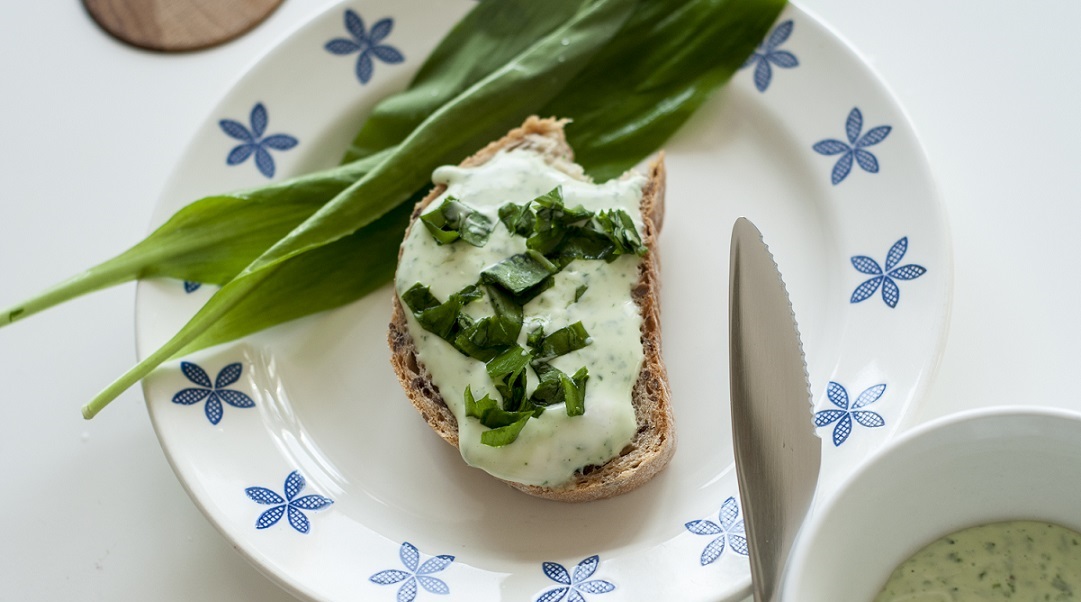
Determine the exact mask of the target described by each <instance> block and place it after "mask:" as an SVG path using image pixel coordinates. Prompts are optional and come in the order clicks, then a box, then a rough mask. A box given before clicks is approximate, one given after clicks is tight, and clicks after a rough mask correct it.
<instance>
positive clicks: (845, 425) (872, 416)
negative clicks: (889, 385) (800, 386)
mask: <svg viewBox="0 0 1081 602" xmlns="http://www.w3.org/2000/svg"><path fill="white" fill-rule="evenodd" d="M885 391H886V385H885V384H880V385H875V386H873V387H870V388H868V389H865V390H864V391H863V393H860V394H859V397H857V398H856V401H853V402H851V404H850V403H849V400H848V391H847V390H846V389H845V388H844V387H843V386H842V385H841V384H839V383H835V382H832V381H831V382H830V384H829V386H827V387H826V397H828V398H829V400H830V402H832V403H833V405H835V406H837V407H838V408H840V409H837V410H834V409H832V408H831V409H827V410H821V411H819V412H815V415H814V423H815V426H817V427H824V426H829V425H831V424H833V423H834V422H836V423H837V426H835V427H833V445H834V447H840V445H841V444H842V443H844V442H845V441H846V440H847V439H848V436H849V435H851V434H852V423H853V421H855V422H856V423H859V424H861V425H863V426H865V427H867V428H878V427H881V426H886V420H885V419H884V418H882V415H881V414H879V413H878V412H872V411H870V410H862V409H860V408H863V407H866V406H868V405H871V404H872V403H874V402H876V401H878V398H879V397H882V394H883V393H884V392H885Z"/></svg>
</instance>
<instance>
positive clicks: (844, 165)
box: [811, 107, 892, 186]
mask: <svg viewBox="0 0 1081 602" xmlns="http://www.w3.org/2000/svg"><path fill="white" fill-rule="evenodd" d="M891 129H892V128H891V127H890V126H888V125H879V126H875V127H873V128H871V129H870V130H867V133H866V134H863V135H862V136H861V135H860V132H862V131H863V113H861V112H860V109H859V107H854V108H853V109H852V110H851V111H849V113H848V119H846V120H845V135H846V136H847V137H848V142H847V143H846V142H844V141H841V140H836V139H834V138H829V139H826V140H820V141H818V142H816V143H815V144H814V146H813V147H811V148H813V149H814V151H815V152H816V153H818V154H820V155H841V157H840V158H839V159H837V163H835V164H834V165H833V171H832V172H831V174H830V181H831V182H833V185H834V186H836V185H837V184H840V183H841V182H843V181H844V179H845V178H847V177H848V174H849V172H851V171H852V161H853V160H855V162H856V163H857V164H858V165H859V166H860V168H862V169H863V171H866V172H868V173H878V158H877V157H875V156H874V155H873V154H871V152H870V151H868V150H867V147H868V146H874V145H876V144H878V143H879V142H882V141H883V140H885V139H886V136H889V134H890V130H891Z"/></svg>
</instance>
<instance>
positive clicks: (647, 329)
mask: <svg viewBox="0 0 1081 602" xmlns="http://www.w3.org/2000/svg"><path fill="white" fill-rule="evenodd" d="M564 124H565V121H562V120H556V119H539V118H537V117H530V118H529V119H527V120H526V122H525V123H524V124H523V125H522V126H521V127H519V128H516V129H514V130H511V131H510V132H509V133H507V135H506V136H504V137H503V138H502V139H500V140H498V141H496V142H492V143H491V144H489V145H488V146H486V147H485V148H483V149H481V150H480V151H479V152H478V153H476V154H475V155H473V156H471V157H469V158H468V159H466V160H465V161H463V162H462V163H461V166H462V167H471V166H477V165H480V164H483V163H484V162H486V161H488V160H489V159H490V158H492V157H493V156H494V155H495V154H496V153H498V152H500V151H502V150H510V149H529V150H532V151H534V152H537V153H539V154H541V155H542V156H544V158H545V160H546V161H547V162H548V163H549V164H550V165H552V166H554V167H556V168H558V169H560V170H562V171H564V172H566V173H568V174H570V175H573V176H575V177H578V178H580V179H588V178H586V177H585V176H584V175H583V173H582V170H581V168H580V167H578V166H577V165H575V164H574V163H573V158H574V156H573V151H572V150H571V148H570V146H568V144H567V140H566V137H565V136H564V133H563V126H564ZM648 177H649V179H648V182H647V183H646V185H645V186H644V188H643V191H642V193H643V194H642V203H641V211H642V220H643V223H644V228H643V231H642V232H640V234H641V236H642V242H643V243H644V244H645V245H646V247H647V248H648V249H649V252H648V253H647V254H646V255H645V257H643V258H642V262H641V264H640V267H639V278H638V282H637V284H636V286H635V287H634V289H633V290H632V297H633V299H634V301H635V303H636V304H637V305H638V308H639V309H640V311H641V315H642V330H641V340H642V346H643V352H644V358H643V362H642V367H641V370H640V372H639V374H638V380H637V381H636V382H635V385H634V389H633V393H632V403H633V405H634V411H635V417H636V420H637V424H638V430H637V432H636V433H635V435H634V438H633V440H632V441H631V443H630V444H629V445H627V446H626V447H625V448H624V449H623V450H622V451H621V452H620V454H619V456H617V457H615V458H613V459H611V460H609V461H608V462H606V463H604V464H603V465H600V466H586V467H585V468H583V469H581V470H579V471H577V472H576V473H575V474H574V476H573V477H572V478H571V480H570V481H568V482H567V483H564V484H563V485H561V486H559V487H541V486H535V485H525V484H522V483H514V482H510V481H505V482H507V483H508V484H509V485H511V486H512V487H515V488H517V489H519V490H521V491H524V492H525V493H528V494H530V495H535V496H539V497H543V498H548V499H553V500H560V501H566V502H584V501H590V500H596V499H602V498H606V497H611V496H614V495H619V494H622V493H626V492H628V491H631V490H632V489H635V488H637V487H639V486H641V485H642V484H644V483H646V482H647V481H649V480H650V479H651V478H653V476H654V475H656V474H657V473H658V472H659V471H660V470H661V469H662V468H664V466H665V465H667V464H668V461H669V460H670V459H671V458H672V453H673V452H674V451H675V441H676V433H675V422H674V420H673V418H672V409H671V401H670V394H669V389H668V375H667V372H666V370H665V367H664V361H663V360H662V359H661V321H660V261H659V258H658V256H657V234H658V233H659V232H660V228H661V222H662V218H663V215H664V190H665V170H664V155H663V153H661V154H660V156H658V157H657V159H655V160H654V161H653V162H652V164H651V165H650V167H649V173H648ZM444 190H445V186H443V185H439V186H436V187H435V188H434V189H433V190H432V191H431V193H429V194H428V196H427V197H425V198H424V199H423V200H421V201H420V202H419V203H417V205H416V208H415V209H414V210H413V216H412V221H411V222H410V226H409V227H410V228H412V227H413V226H414V225H415V224H416V223H417V218H418V216H420V214H421V211H422V210H423V209H424V208H425V207H426V206H427V205H428V204H429V203H431V202H432V201H434V200H435V199H436V198H438V197H439V195H441V194H442V193H443V192H444ZM398 257H399V260H400V259H401V251H399V255H398ZM387 339H388V343H389V344H390V350H391V360H390V361H391V365H392V366H393V367H394V372H395V373H396V374H397V375H398V380H399V381H400V382H401V384H402V388H403V389H405V392H406V395H407V396H408V397H409V399H410V401H412V402H413V405H414V406H416V408H417V410H418V411H419V412H420V414H421V416H423V417H424V419H425V420H426V421H427V422H428V425H429V426H431V427H432V429H434V430H435V432H437V433H439V435H440V436H441V437H443V439H444V440H446V441H447V442H448V443H450V444H451V445H454V446H455V447H457V445H458V423H457V421H456V420H455V417H454V414H453V413H452V412H451V410H450V409H449V408H448V407H447V406H446V404H445V403H444V402H443V398H442V397H441V396H440V394H439V390H438V389H437V387H436V386H435V384H434V383H433V382H432V379H431V375H430V374H429V372H428V371H427V369H426V368H425V367H424V365H423V364H422V363H420V362H419V361H418V359H417V356H416V347H415V345H414V342H413V338H412V337H411V336H410V334H409V330H408V325H407V321H406V314H405V312H404V310H403V308H402V303H401V301H400V299H399V298H398V295H394V301H393V315H392V317H391V322H390V329H389V333H388V337H387ZM512 445H513V444H512Z"/></svg>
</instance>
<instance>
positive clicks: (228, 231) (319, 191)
mask: <svg viewBox="0 0 1081 602" xmlns="http://www.w3.org/2000/svg"><path fill="white" fill-rule="evenodd" d="M385 156H386V154H382V155H379V156H377V157H371V158H368V159H365V160H362V161H358V162H355V163H352V164H350V165H343V166H340V167H334V168H331V169H327V170H323V171H319V172H315V173H311V174H307V175H304V176H300V177H297V178H292V179H289V180H284V181H282V182H273V183H270V184H267V185H265V186H262V187H259V188H253V189H250V190H241V191H237V192H233V193H229V194H219V195H213V196H208V197H205V198H202V199H200V200H198V201H194V202H192V203H191V204H189V205H187V206H185V207H183V208H182V209H180V210H179V211H177V212H176V213H175V214H173V216H172V217H171V218H169V220H168V221H166V222H165V223H164V224H162V225H161V226H160V227H158V228H157V229H156V230H154V232H152V233H151V234H150V235H148V236H147V237H146V238H145V239H143V240H142V241H141V242H139V243H138V244H136V245H135V246H133V247H131V248H130V249H128V250H127V251H125V252H123V253H121V254H120V255H118V256H116V257H114V258H112V259H110V260H108V261H105V262H103V263H101V264H99V265H97V266H94V267H92V268H90V269H88V270H86V271H85V272H83V273H81V274H79V275H77V276H75V277H74V278H71V279H69V280H67V281H66V282H63V283H60V284H58V285H57V286H54V287H52V288H50V289H48V290H47V291H45V292H44V293H42V294H39V295H37V296H35V297H32V298H30V299H26V300H24V301H23V302H21V303H19V304H17V305H14V306H11V307H9V308H6V309H4V310H3V311H0V326H4V325H7V324H9V323H11V322H13V321H15V320H16V319H23V318H27V317H29V316H31V315H33V314H35V313H37V312H39V311H42V310H45V309H48V308H49V307H52V306H54V305H58V304H60V303H63V302H65V301H68V300H71V299H74V298H76V297H79V296H81V295H84V294H87V293H90V292H93V291H96V290H101V289H104V288H107V287H110V286H115V285H117V284H122V283H124V282H130V281H132V280H136V279H139V278H152V277H170V278H177V279H181V280H190V281H192V282H199V283H203V284H217V285H223V284H225V283H227V282H229V280H231V279H232V278H233V277H235V276H236V275H237V274H238V273H240V271H241V270H243V269H244V267H245V266H247V265H248V264H249V263H251V261H253V260H254V259H255V258H256V257H258V256H259V255H260V254H262V253H263V252H264V251H266V250H267V249H269V248H270V247H271V246H273V244H274V243H275V242H277V241H278V240H280V239H281V238H282V237H283V236H285V235H286V234H288V233H289V232H290V231H291V230H292V229H293V228H295V227H296V226H298V225H299V224H301V223H302V222H303V221H304V220H305V219H307V218H308V217H310V216H311V215H312V214H313V213H315V212H316V211H317V210H318V209H319V207H320V206H322V205H323V204H324V203H325V202H327V201H328V200H330V199H331V198H333V197H334V195H336V194H338V193H340V192H341V191H343V190H345V189H346V188H348V187H349V185H350V184H352V183H353V182H355V181H356V180H357V179H358V178H360V177H361V176H362V175H363V174H364V173H367V171H368V170H369V169H370V168H371V167H372V166H373V165H374V164H375V163H377V162H378V161H380V160H382V158H385ZM391 221H394V220H393V219H392V220H388V222H391ZM398 222H400V220H397V222H394V223H395V224H396V223H398ZM384 225H391V224H389V223H385V224H384ZM370 232H371V231H370V230H369V233H370ZM399 238H400V237H399ZM382 242H384V244H385V241H382ZM379 256H380V257H381V256H382V254H380V255H379Z"/></svg>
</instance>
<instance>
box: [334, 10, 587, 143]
mask: <svg viewBox="0 0 1081 602" xmlns="http://www.w3.org/2000/svg"><path fill="white" fill-rule="evenodd" d="M582 4H583V0H545V1H544V2H537V1H536V0H500V1H499V2H479V3H477V5H476V7H474V8H473V9H472V10H470V11H469V13H468V14H467V15H466V16H465V17H463V18H462V19H461V20H460V21H458V23H457V24H455V25H454V27H453V28H452V29H451V30H450V32H449V33H447V35H445V36H444V37H443V39H442V40H441V41H440V42H439V44H438V45H437V46H436V47H435V49H434V50H433V51H432V52H431V54H429V55H428V57H427V58H426V59H425V60H424V64H423V65H421V67H420V70H419V71H417V74H416V75H415V76H414V77H413V81H412V82H410V84H409V87H408V89H406V90H404V91H402V92H400V93H398V94H394V95H392V96H389V97H387V98H385V99H384V100H382V101H380V102H379V104H377V105H376V107H375V109H373V110H372V113H371V115H369V116H368V118H367V119H366V120H365V121H364V124H363V127H361V129H360V131H359V132H358V133H357V135H356V137H355V138H354V139H353V142H352V145H351V146H350V148H349V151H348V152H347V153H346V154H345V157H344V158H343V159H342V163H350V162H352V161H355V160H357V159H359V158H362V157H366V156H368V155H371V154H372V153H375V152H379V151H382V150H384V149H386V148H388V147H390V146H394V145H396V144H398V143H399V142H401V141H402V140H404V139H405V138H406V137H407V136H408V135H409V134H410V132H412V131H413V129H414V128H416V127H417V126H418V125H420V124H421V122H423V121H424V119H425V118H426V117H427V116H428V115H431V114H432V113H434V112H435V111H436V110H437V109H438V108H439V107H440V106H442V105H443V104H444V103H446V102H447V101H449V100H451V99H453V98H454V97H455V96H457V95H459V94H461V93H462V92H464V91H465V90H467V89H468V88H469V87H470V86H473V85H474V84H476V83H477V82H478V81H480V80H481V79H483V78H484V77H486V76H488V75H489V74H490V73H492V72H493V71H495V70H496V69H499V68H500V67H502V66H503V65H504V64H506V63H507V62H508V61H510V60H512V59H513V58H514V57H516V56H518V55H519V54H520V53H521V52H522V51H524V50H526V49H528V48H529V47H530V45H532V44H533V43H534V42H536V41H537V40H539V39H541V38H543V37H544V36H546V35H548V34H550V33H551V32H552V31H553V30H555V29H556V28H557V27H559V26H561V25H563V23H564V22H566V21H567V20H568V19H570V18H571V17H572V16H574V14H575V13H576V12H577V11H578V10H579V9H580V7H581V5H582ZM523 118H524V115H523Z"/></svg>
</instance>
